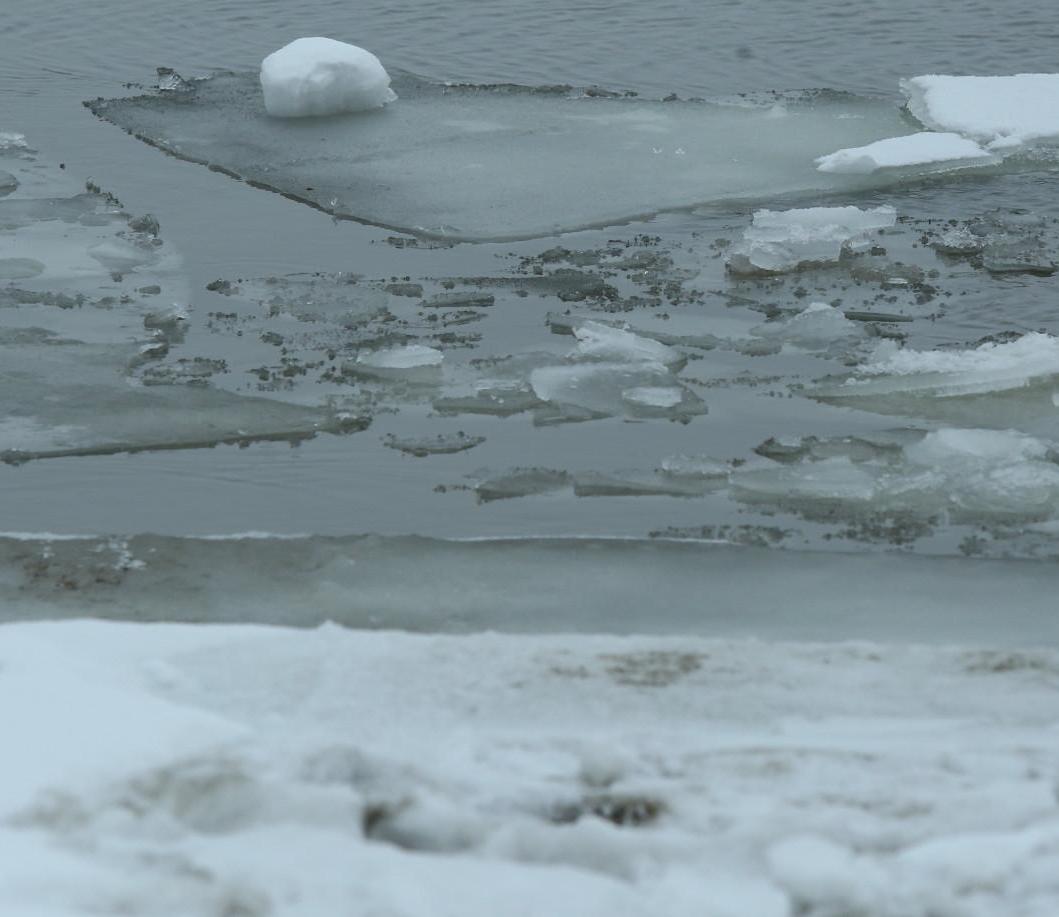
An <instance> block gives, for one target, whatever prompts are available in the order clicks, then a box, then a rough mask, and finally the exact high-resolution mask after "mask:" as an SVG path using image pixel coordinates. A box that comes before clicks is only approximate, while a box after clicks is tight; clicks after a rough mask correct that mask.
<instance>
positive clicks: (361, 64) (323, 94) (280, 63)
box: [261, 37, 397, 118]
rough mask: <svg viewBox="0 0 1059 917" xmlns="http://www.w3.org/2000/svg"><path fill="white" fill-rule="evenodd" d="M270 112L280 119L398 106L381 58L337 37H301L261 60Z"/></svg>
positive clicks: (265, 93)
mask: <svg viewBox="0 0 1059 917" xmlns="http://www.w3.org/2000/svg"><path fill="white" fill-rule="evenodd" d="M261 92H262V95H263V97H264V102H265V110H266V111H267V112H268V113H269V114H270V115H272V117H274V118H308V117H313V116H320V115H337V114H342V113H344V112H357V111H369V110H371V109H373V108H381V107H382V106H383V105H385V104H386V103H387V102H392V101H394V99H396V98H397V95H396V94H395V93H394V91H393V90H392V89H391V88H390V76H389V74H388V73H387V72H386V70H385V69H384V68H383V66H382V64H381V63H380V61H379V59H378V58H377V57H376V56H375V55H374V54H372V53H371V52H370V51H367V50H365V49H364V48H360V47H358V46H357V45H351V44H347V43H346V42H343V41H335V40H334V39H333V38H318V37H317V38H298V39H295V40H294V41H292V42H291V43H290V44H288V45H284V46H283V47H282V48H280V49H279V50H278V51H273V52H272V53H271V54H270V55H269V56H268V57H266V58H265V59H264V60H263V61H262V62H261Z"/></svg>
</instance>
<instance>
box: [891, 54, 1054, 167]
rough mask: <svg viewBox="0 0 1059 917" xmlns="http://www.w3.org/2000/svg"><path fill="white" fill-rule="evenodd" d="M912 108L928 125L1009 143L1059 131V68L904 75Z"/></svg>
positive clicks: (996, 144)
mask: <svg viewBox="0 0 1059 917" xmlns="http://www.w3.org/2000/svg"><path fill="white" fill-rule="evenodd" d="M901 90H902V91H903V92H904V94H905V95H906V96H907V97H908V108H909V111H911V112H912V114H913V115H914V116H915V117H916V118H917V119H918V120H919V121H920V122H922V123H923V124H924V125H925V126H926V127H929V128H931V129H933V130H938V131H957V132H959V133H961V134H966V135H967V136H968V137H973V138H974V139H975V140H978V141H980V142H982V143H987V144H989V147H990V148H991V149H1005V148H1010V147H1014V146H1018V145H1019V144H1022V143H1028V142H1030V141H1033V140H1042V139H1052V138H1056V137H1059V73H1020V74H1017V75H1015V76H940V75H937V74H929V75H926V76H916V77H912V78H911V79H907V80H902V81H901Z"/></svg>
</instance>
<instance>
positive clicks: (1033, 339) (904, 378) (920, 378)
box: [844, 333, 1059, 396]
mask: <svg viewBox="0 0 1059 917" xmlns="http://www.w3.org/2000/svg"><path fill="white" fill-rule="evenodd" d="M1055 375H1059V338H1055V337H1053V336H1052V335H1050V334H1041V333H1033V334H1026V335H1023V336H1022V337H1020V338H1019V339H1018V340H1016V341H1008V342H1003V343H993V342H987V343H984V344H981V345H980V346H978V347H976V348H974V349H970V350H926V351H924V350H910V349H907V348H906V349H895V348H893V347H892V346H890V345H881V346H880V347H879V349H878V350H877V351H876V357H875V359H873V360H871V361H869V362H867V363H865V364H864V365H863V366H861V367H860V368H859V369H858V371H857V375H856V376H855V377H854V378H851V379H848V380H847V381H846V382H845V385H844V387H845V388H846V389H847V390H848V391H849V394H851V395H856V394H857V393H858V392H859V391H862V390H866V389H871V388H872V387H873V380H876V379H877V380H879V381H880V382H882V381H883V380H888V381H889V383H890V384H891V385H893V386H895V387H898V388H902V389H904V390H913V389H914V390H918V391H922V392H930V393H931V394H934V395H938V396H945V395H965V394H973V393H977V392H995V391H1003V390H1005V389H1012V388H1021V387H1022V386H1025V385H1027V384H1029V383H1030V382H1031V381H1032V380H1034V379H1040V378H1042V377H1049V376H1055Z"/></svg>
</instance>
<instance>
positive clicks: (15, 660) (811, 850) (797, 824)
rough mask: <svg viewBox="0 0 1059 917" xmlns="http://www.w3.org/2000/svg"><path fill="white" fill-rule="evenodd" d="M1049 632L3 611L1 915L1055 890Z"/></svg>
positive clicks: (678, 904) (850, 908) (1028, 903)
mask: <svg viewBox="0 0 1059 917" xmlns="http://www.w3.org/2000/svg"><path fill="white" fill-rule="evenodd" d="M1057 685H1059V651H1056V650H1052V649H1036V650H1027V651H1013V650H1004V651H999V650H981V649H974V648H962V647H937V646H935V647H926V646H911V647H899V646H893V645H884V644H870V643H844V644H827V645H825V644H805V643H792V642H782V641H780V642H759V641H754V640H747V639H731V640H721V639H712V640H711V639H689V638H662V637H635V636H630V637H593V636H585V635H562V636H525V635H523V636H512V635H496V634H478V635H463V636H426V635H409V634H398V633H392V632H364V631H351V630H344V629H341V628H338V627H335V626H332V625H325V626H323V627H320V628H317V629H314V630H289V629H284V628H267V627H259V626H199V625H146V624H123V623H104V622H98V621H67V622H62V623H13V624H6V625H3V626H0V729H2V730H3V735H4V758H3V760H4V764H3V774H4V780H3V782H2V783H0V912H2V913H5V914H19V915H45V914H47V915H49V917H61V915H75V914H76V915H83V914H89V913H108V914H109V913H123V914H135V915H156V914H157V915H161V914H174V913H180V914H182V915H189V917H197V915H210V917H219V915H222V914H227V915H232V914H240V915H266V914H268V915H320V914H364V915H368V914H371V915H383V914H386V915H398V914H399V915H410V917H411V915H432V917H433V915H441V914H451V915H460V917H474V915H479V914H481V915H496V914H498V913H503V914H505V915H509V914H510V915H515V914H525V915H539V914H570V915H577V917H586V915H591V914H607V915H651V917H655V915H668V917H677V915H691V914H695V915H703V914H709V915H718V917H719V915H740V917H743V915H750V914H752V915H755V917H772V915H776V917H780V915H791V914H813V915H824V914H829V915H835V914H854V913H856V914H862V915H894V917H896V915H902V917H911V915H924V917H925V915H928V914H929V915H932V917H941V915H952V917H956V915H961V917H963V915H978V914H981V915H985V914H992V915H997V914H1005V915H1030V914H1033V915H1045V914H1055V913H1057V912H1059V808H1057V805H1056V787H1057V778H1059V741H1057V733H1056V727H1057V723H1059V696H1057V693H1056V687H1057Z"/></svg>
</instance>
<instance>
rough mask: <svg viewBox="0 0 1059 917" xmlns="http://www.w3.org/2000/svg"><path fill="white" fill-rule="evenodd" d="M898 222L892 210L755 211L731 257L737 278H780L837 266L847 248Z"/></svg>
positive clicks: (807, 209)
mask: <svg viewBox="0 0 1059 917" xmlns="http://www.w3.org/2000/svg"><path fill="white" fill-rule="evenodd" d="M896 222H897V211H896V210H894V208H893V207H890V206H882V207H875V208H873V209H872V210H861V209H860V208H859V207H809V208H805V209H793V210H758V211H755V213H754V217H753V221H752V223H751V225H750V227H749V228H748V229H747V230H746V231H745V232H744V233H743V242H742V243H741V244H740V245H739V246H737V247H735V248H734V249H733V251H732V253H731V254H730V255H729V256H728V269H729V270H730V271H732V272H733V273H737V274H759V273H766V274H772V273H779V272H782V271H790V270H794V269H796V268H798V267H800V266H802V265H806V264H821V263H823V264H826V263H830V262H834V261H837V260H838V259H839V257H840V255H841V254H842V250H843V247H844V246H846V245H848V244H850V243H851V242H853V241H854V240H856V239H858V238H859V237H861V236H864V235H865V234H867V233H870V232H877V231H878V230H880V229H888V228H890V227H891V226H893V225H894V224H895V223H896Z"/></svg>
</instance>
